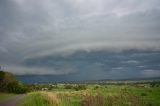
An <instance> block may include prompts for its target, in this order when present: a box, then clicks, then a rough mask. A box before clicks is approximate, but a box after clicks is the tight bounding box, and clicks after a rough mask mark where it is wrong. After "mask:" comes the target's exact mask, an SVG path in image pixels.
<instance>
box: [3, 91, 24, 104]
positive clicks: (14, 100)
mask: <svg viewBox="0 0 160 106" xmlns="http://www.w3.org/2000/svg"><path fill="white" fill-rule="evenodd" d="M24 96H25V94H22V95H17V96H14V97H11V98H9V99H6V100H3V101H0V106H16V104H17V103H18V102H19V101H20V100H21V99H22V98H23V97H24Z"/></svg>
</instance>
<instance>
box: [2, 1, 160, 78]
mask: <svg viewBox="0 0 160 106" xmlns="http://www.w3.org/2000/svg"><path fill="white" fill-rule="evenodd" d="M159 5H160V2H159V0H152V1H151V0H140V1H135V0H122V1H119V0H98V1H97V0H59V1H56V0H45V1H44V0H39V1H36V0H32V1H30V0H1V1H0V64H2V65H3V66H5V68H6V69H7V70H9V71H11V72H13V73H16V74H41V75H43V74H55V75H57V74H58V75H59V74H71V73H72V74H73V73H74V74H75V73H78V75H79V77H82V76H85V75H86V76H87V75H88V74H89V73H93V74H94V75H95V76H94V75H93V77H94V78H98V77H111V76H115V77H116V76H118V75H120V72H122V73H121V77H123V76H125V75H123V74H125V73H126V75H127V74H128V75H133V74H134V71H132V70H133V69H134V70H146V71H143V72H142V71H139V74H143V75H144V76H149V74H148V73H151V75H152V76H156V75H159V66H158V62H159V58H156V57H155V56H157V54H156V53H155V52H153V51H159V50H160V43H159V41H160V35H159V34H160V30H159V29H160V7H159ZM126 49H138V50H142V51H143V50H144V51H145V50H148V51H145V53H146V54H147V53H148V52H149V51H151V52H153V55H152V54H147V56H149V57H145V55H146V54H145V53H144V54H143V53H140V54H141V55H142V56H140V58H139V60H137V58H138V56H139V54H138V53H135V55H136V56H137V57H136V56H135V57H134V56H133V57H132V56H131V55H130V54H132V55H134V54H133V53H134V51H132V52H133V53H130V54H129V55H126V56H127V57H125V56H124V55H120V54H119V55H118V54H117V55H114V54H113V55H112V54H111V55H109V54H108V53H107V55H109V57H107V58H106V59H105V60H103V59H104V58H105V56H106V55H105V54H101V53H104V52H103V51H104V50H113V51H114V53H117V52H118V53H120V52H119V51H121V50H122V51H123V50H126ZM79 51H87V52H88V54H89V56H88V55H87V56H86V54H83V53H82V54H81V52H80V53H79V54H78V52H79ZM94 51H97V54H94ZM98 51H100V52H98ZM92 52H93V54H94V55H93V54H92ZM136 52H137V51H136ZM123 53H124V52H123ZM158 54H159V52H158ZM75 55H77V56H75ZM83 55H84V56H83ZM92 55H93V56H92ZM101 56H102V57H101ZM103 56H104V57H103ZM114 56H116V57H114ZM62 57H63V58H62ZM83 58H85V60H83ZM125 59H126V60H125ZM101 61H102V63H101ZM73 63H74V64H73ZM151 63H154V64H155V65H153V64H151ZM86 64H88V65H86ZM127 66H128V67H127ZM131 69H132V70H131ZM44 70H45V71H44ZM86 70H88V71H86ZM90 70H92V72H91V71H90ZM106 70H107V71H106ZM121 70H123V71H121ZM127 70H128V71H127ZM129 70H131V71H129ZM116 73H117V74H116ZM145 73H146V74H145ZM154 73H158V74H154ZM108 74H110V75H108ZM107 75H108V76H107Z"/></svg>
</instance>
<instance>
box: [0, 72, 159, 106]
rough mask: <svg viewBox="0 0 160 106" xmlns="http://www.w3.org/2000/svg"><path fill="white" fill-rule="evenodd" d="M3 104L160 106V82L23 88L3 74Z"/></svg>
mask: <svg viewBox="0 0 160 106" xmlns="http://www.w3.org/2000/svg"><path fill="white" fill-rule="evenodd" d="M0 82H1V83H0V100H2V99H6V98H8V97H11V96H14V95H16V94H19V93H27V95H26V96H25V97H24V98H23V99H22V100H21V101H20V102H19V103H18V104H17V105H18V106H159V105H160V101H159V100H160V81H159V80H156V81H153V80H144V81H143V80H141V81H93V82H74V83H73V82H70V83H41V84H23V83H21V82H19V81H18V80H16V78H15V76H14V75H13V74H11V73H8V72H3V71H0Z"/></svg>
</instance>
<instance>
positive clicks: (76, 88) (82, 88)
mask: <svg viewBox="0 0 160 106" xmlns="http://www.w3.org/2000/svg"><path fill="white" fill-rule="evenodd" d="M74 89H75V90H76V91H79V90H85V89H87V87H86V85H84V84H80V85H77V86H75V87H74Z"/></svg>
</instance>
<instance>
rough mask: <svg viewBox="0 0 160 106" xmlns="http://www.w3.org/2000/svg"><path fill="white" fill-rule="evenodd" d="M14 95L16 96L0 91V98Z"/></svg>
mask: <svg viewBox="0 0 160 106" xmlns="http://www.w3.org/2000/svg"><path fill="white" fill-rule="evenodd" d="M12 96H15V94H13V93H3V92H0V100H4V99H7V98H10V97H12Z"/></svg>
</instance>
